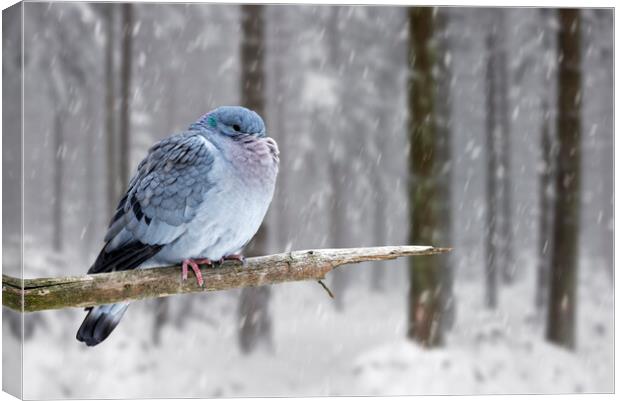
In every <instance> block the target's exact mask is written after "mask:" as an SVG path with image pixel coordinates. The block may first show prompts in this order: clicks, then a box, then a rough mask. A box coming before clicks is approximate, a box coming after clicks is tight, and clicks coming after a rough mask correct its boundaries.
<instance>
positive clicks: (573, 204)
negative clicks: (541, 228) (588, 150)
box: [547, 9, 581, 349]
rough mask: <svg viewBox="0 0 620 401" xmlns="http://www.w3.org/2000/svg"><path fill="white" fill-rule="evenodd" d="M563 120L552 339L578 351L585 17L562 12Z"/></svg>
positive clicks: (549, 335) (550, 323) (549, 336)
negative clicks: (582, 26) (582, 20)
mask: <svg viewBox="0 0 620 401" xmlns="http://www.w3.org/2000/svg"><path fill="white" fill-rule="evenodd" d="M558 16H559V24H558V62H559V66H558V100H557V102H558V103H557V104H558V106H557V107H558V117H557V137H558V144H559V152H558V154H557V155H556V168H557V172H556V177H555V200H554V222H553V244H552V246H553V248H552V252H551V281H550V285H551V291H550V298H549V308H548V321H547V339H548V340H549V341H551V342H553V343H556V344H558V345H561V346H564V347H567V348H570V349H574V348H575V311H576V306H577V298H576V295H577V293H576V284H577V257H578V252H577V247H578V243H577V239H578V234H579V198H580V195H579V192H580V191H579V185H580V167H581V166H580V159H581V143H580V140H581V118H580V113H581V72H580V69H581V66H580V61H581V60H580V59H581V56H580V14H579V10H576V9H560V10H558Z"/></svg>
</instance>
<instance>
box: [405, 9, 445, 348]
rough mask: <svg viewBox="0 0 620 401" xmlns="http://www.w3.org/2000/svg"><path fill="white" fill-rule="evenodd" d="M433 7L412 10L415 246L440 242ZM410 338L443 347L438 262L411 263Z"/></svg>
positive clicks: (411, 187)
mask: <svg viewBox="0 0 620 401" xmlns="http://www.w3.org/2000/svg"><path fill="white" fill-rule="evenodd" d="M432 40H433V9H432V8H430V7H429V8H418V7H415V8H410V9H409V70H410V71H409V77H410V80H409V88H408V90H409V95H408V98H409V113H410V116H409V127H408V131H409V151H410V153H409V213H410V215H409V221H410V222H409V227H410V231H409V232H410V234H409V243H411V244H434V243H436V242H437V231H438V221H439V220H438V219H439V218H438V205H439V202H438V201H439V199H438V197H439V188H438V185H437V179H436V176H435V171H436V170H435V163H436V160H435V157H436V149H437V145H436V138H437V126H436V115H435V107H436V106H435V89H436V88H435V78H434V75H433V69H434V67H435V54H434V49H433V45H432V42H433V41H432ZM409 267H410V268H409V275H410V289H409V308H408V330H407V337H409V338H410V339H412V340H414V341H416V342H418V343H420V344H421V345H422V346H424V347H433V346H437V345H440V344H441V343H442V340H443V339H442V329H441V327H440V324H441V320H440V319H441V317H440V315H441V300H442V295H441V292H442V289H441V284H442V277H441V275H442V274H441V273H442V270H441V266H440V265H439V262H438V259H437V258H433V257H425V256H422V257H419V258H410V259H409Z"/></svg>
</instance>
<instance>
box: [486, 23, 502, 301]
mask: <svg viewBox="0 0 620 401" xmlns="http://www.w3.org/2000/svg"><path fill="white" fill-rule="evenodd" d="M495 81H496V77H495V32H493V31H492V32H491V33H490V34H489V35H488V36H487V71H486V96H487V105H486V106H487V107H486V108H487V118H486V149H487V167H486V170H487V172H486V198H487V211H486V225H485V234H486V236H485V238H486V244H485V253H486V272H485V276H486V285H485V304H486V306H487V307H488V308H495V307H496V306H497V270H498V232H497V209H498V205H497V179H496V174H497V165H498V160H497V159H498V153H499V152H498V146H497V145H498V144H497V142H498V141H497V120H496V117H497V116H496V110H495V94H496V83H495Z"/></svg>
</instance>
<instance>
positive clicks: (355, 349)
mask: <svg viewBox="0 0 620 401" xmlns="http://www.w3.org/2000/svg"><path fill="white" fill-rule="evenodd" d="M19 7H21V6H19V5H18V6H14V7H13V8H12V9H9V10H5V11H4V12H3V27H4V28H3V31H4V32H3V33H4V35H3V49H4V57H3V65H2V68H3V74H4V75H5V77H6V76H12V77H19V78H23V97H24V98H23V101H24V102H23V104H24V109H23V113H24V114H23V116H24V119H23V127H22V126H21V122H20V119H19V118H13V119H9V118H7V117H6V116H7V115H11V113H13V114H12V115H15V113H17V115H19V112H20V107H21V105H20V103H21V102H19V101H18V100H19V99H20V96H21V95H20V90H21V80H19V79H14V80H13V81H10V82H9V81H7V80H6V78H5V82H7V83H5V85H4V90H3V113H4V115H5V119H4V120H3V149H4V151H3V160H4V161H3V165H4V172H5V174H4V176H3V179H4V184H3V185H5V186H10V185H13V186H14V187H19V185H20V180H21V179H22V178H23V185H24V186H23V190H24V193H23V194H24V199H23V216H24V221H23V238H22V237H20V236H19V234H20V232H21V230H20V225H21V221H20V214H21V213H19V210H20V209H19V208H20V206H19V202H20V197H19V195H20V194H19V193H12V194H9V193H7V191H6V190H5V191H4V193H5V195H4V196H3V204H4V206H3V220H4V224H3V238H4V239H3V248H4V256H3V269H4V273H6V274H11V275H13V276H19V275H20V269H21V266H22V263H23V274H24V276H25V277H26V278H36V277H49V276H68V275H82V274H85V273H86V271H87V270H88V268H89V266H90V265H91V264H92V263H93V261H94V259H95V257H96V256H97V254H98V252H99V250H100V249H101V246H102V244H103V236H104V234H105V231H106V227H107V224H108V222H109V220H110V218H111V216H112V212H113V210H114V208H115V206H116V203H117V202H118V199H120V198H121V197H122V195H123V193H124V191H125V189H126V187H127V183H128V180H129V179H130V178H131V176H132V174H133V173H134V172H135V169H136V166H137V165H138V163H139V162H140V160H142V159H143V158H144V156H145V155H146V152H147V150H148V149H149V147H150V146H152V145H153V144H154V143H155V142H156V141H158V140H160V139H162V138H164V137H166V136H168V135H170V134H173V133H178V132H181V131H183V130H184V129H186V128H187V127H188V126H189V125H190V124H191V123H192V122H194V121H196V120H197V119H198V118H200V117H201V116H202V115H204V114H205V113H206V112H208V111H209V110H212V109H213V108H215V107H218V106H221V105H243V106H246V107H249V108H251V109H253V110H256V111H257V112H258V113H260V114H261V115H262V116H263V118H264V119H265V123H266V126H267V132H268V134H269V135H270V136H271V137H273V138H274V139H275V140H276V141H277V143H278V146H279V149H280V173H279V176H278V181H277V188H276V194H275V196H274V199H273V202H272V204H271V207H270V209H269V212H268V215H267V217H266V219H265V221H264V223H263V225H262V227H261V229H260V231H259V233H258V235H257V236H256V237H255V238H254V240H253V241H252V243H251V244H250V245H249V246H248V248H247V249H246V250H245V254H246V255H247V256H252V255H264V254H272V253H278V252H286V251H290V250H300V249H311V248H338V247H362V246H380V245H402V244H415V245H433V246H438V247H439V246H441V247H451V248H453V250H452V252H450V253H449V254H447V255H441V256H424V257H412V258H404V259H399V260H395V261H388V262H376V263H374V262H373V263H364V264H362V265H359V266H347V267H343V268H341V269H338V271H335V272H334V273H332V274H330V275H329V276H328V280H327V282H326V284H327V285H328V286H329V288H330V289H331V290H332V291H333V293H334V295H335V298H334V299H332V298H330V297H329V296H327V294H326V292H325V291H324V289H323V288H321V286H320V285H319V284H317V283H316V282H312V281H307V282H299V283H290V284H281V285H274V286H262V287H256V288H244V289H238V290H230V291H219V292H211V293H201V294H192V295H178V296H172V297H168V298H160V299H153V300H146V301H141V302H136V303H135V304H134V305H132V307H131V308H130V309H129V310H128V312H127V314H126V315H125V318H124V321H123V322H122V323H121V324H120V325H119V327H118V328H117V329H116V330H115V332H114V333H112V335H111V336H110V338H109V339H108V340H107V341H106V342H105V343H103V344H101V345H99V346H98V347H95V348H87V347H85V346H84V344H81V343H79V342H77V341H76V339H75V333H76V330H77V329H78V327H79V325H80V323H81V321H82V319H83V315H84V314H83V311H82V310H81V309H78V308H72V309H62V310H55V311H45V312H34V313H27V314H25V315H24V321H23V323H24V324H23V331H22V321H21V319H20V315H19V314H17V313H15V312H12V311H11V310H9V309H7V308H3V320H4V325H3V339H4V353H3V363H5V364H6V363H15V364H18V363H19V362H18V359H19V358H20V357H21V356H22V355H21V352H22V351H23V380H24V388H23V394H22V395H23V397H25V398H30V399H41V398H144V397H148V398H162V397H176V398H181V397H250V396H252V397H254V396H260V397H265V396H319V395H414V394H505V393H572V392H613V391H614V381H613V372H614V355H613V350H614V319H613V307H614V303H613V300H614V286H613V275H614V271H613V181H612V178H613V116H614V115H613V29H614V25H613V11H612V10H611V9H580V10H575V9H561V10H558V9H545V8H463V7H451V8H441V7H439V8H437V7H435V8H430V7H428V8H425V7H402V6H389V7H387V6H315V5H225V4H217V5H216V4H196V3H194V4H157V3H150V4H149V3H135V4H132V3H88V2H71V3H69V2H67V3H63V2H55V3H43V2H37V3H25V4H24V5H23V9H21V8H19ZM22 10H23V26H22V18H21V13H22ZM22 28H23V37H22ZM22 40H23V49H24V53H23V54H21V52H20V51H19V49H21V45H22ZM7 55H10V56H11V57H7ZM22 68H23V70H22ZM20 74H22V75H20ZM22 129H23V146H24V152H23V160H21V159H20V155H19V153H20V152H18V149H19V146H20V141H21V137H20V136H19V133H20V131H22ZM21 162H23V171H19V170H17V171H12V170H11V169H10V168H11V166H15V165H21ZM11 163H13V164H11ZM16 163H17V164H16ZM7 166H8V170H7ZM22 173H23V174H22ZM22 246H23V255H24V258H23V260H21V254H20V248H21V247H22ZM22 336H23V341H24V342H23V346H21V345H20V342H21V339H22ZM11 358H13V359H11ZM6 366H7V365H5V368H4V370H3V371H4V373H3V382H4V383H5V384H4V386H5V388H10V387H11V386H16V388H17V386H19V382H20V380H21V378H22V372H21V371H20V370H19V369H7V367H6ZM14 366H17V365H14ZM11 383H13V384H11Z"/></svg>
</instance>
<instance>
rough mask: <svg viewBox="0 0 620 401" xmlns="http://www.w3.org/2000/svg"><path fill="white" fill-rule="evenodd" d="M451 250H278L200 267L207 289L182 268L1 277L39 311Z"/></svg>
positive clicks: (6, 296)
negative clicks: (242, 260) (184, 275)
mask: <svg viewBox="0 0 620 401" xmlns="http://www.w3.org/2000/svg"><path fill="white" fill-rule="evenodd" d="M449 250H450V249H449V248H434V247H431V246H384V247H373V248H342V249H316V250H304V251H294V252H287V253H279V254H275V255H268V256H260V257H255V258H249V259H247V260H246V263H245V265H241V263H240V262H231V261H227V262H225V263H224V264H222V266H221V267H217V268H209V267H205V266H202V267H201V271H202V275H203V277H204V279H205V285H204V286H203V287H199V286H198V284H197V283H196V280H194V279H193V278H190V279H188V280H187V281H183V280H182V279H181V271H180V267H179V266H168V267H156V268H153V269H144V270H131V271H124V272H114V273H104V274H93V275H85V276H73V277H57V278H37V279H24V280H22V279H18V278H14V277H10V276H6V275H3V276H2V304H3V305H4V306H7V307H9V308H11V309H15V310H17V311H21V310H23V311H25V312H35V311H42V310H49V309H62V308H68V307H88V306H94V305H102V304H110V303H117V302H128V301H137V300H141V299H146V298H159V297H167V296H170V295H175V294H186V293H192V292H203V291H220V290H228V289H232V288H242V287H255V286H260V285H268V284H278V283H284V282H289V281H304V280H313V281H317V280H321V279H324V278H325V275H326V274H327V273H329V272H330V271H332V270H333V269H335V268H336V267H338V266H341V265H345V264H351V263H359V262H366V261H373V260H388V259H396V258H398V257H402V256H424V255H435V254H439V253H444V252H448V251H449ZM22 305H23V307H22Z"/></svg>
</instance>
